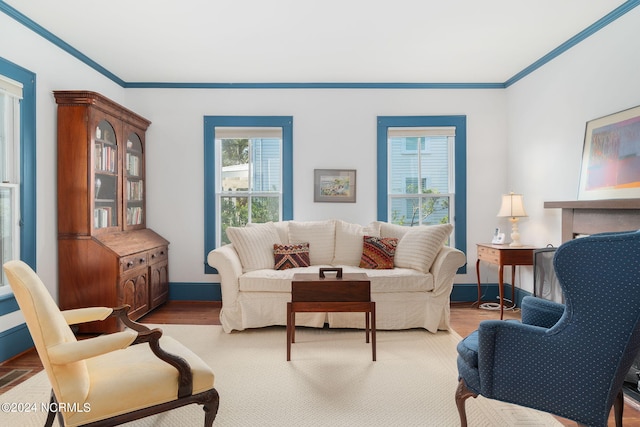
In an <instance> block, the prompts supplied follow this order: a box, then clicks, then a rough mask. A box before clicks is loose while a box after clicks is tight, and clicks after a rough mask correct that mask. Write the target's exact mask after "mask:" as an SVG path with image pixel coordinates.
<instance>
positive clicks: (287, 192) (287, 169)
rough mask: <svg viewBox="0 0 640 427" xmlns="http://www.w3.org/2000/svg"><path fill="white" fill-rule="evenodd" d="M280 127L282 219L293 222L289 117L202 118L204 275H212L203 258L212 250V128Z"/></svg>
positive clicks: (291, 136) (213, 209)
mask: <svg viewBox="0 0 640 427" xmlns="http://www.w3.org/2000/svg"><path fill="white" fill-rule="evenodd" d="M216 126H232V127H281V128H282V219H283V220H290V219H293V116H204V259H205V261H204V272H205V274H216V273H217V271H216V269H215V268H212V267H211V266H209V264H207V255H208V254H209V252H210V251H212V250H213V249H215V247H216V224H215V218H216V194H215V168H214V165H215V144H214V141H215V127H216Z"/></svg>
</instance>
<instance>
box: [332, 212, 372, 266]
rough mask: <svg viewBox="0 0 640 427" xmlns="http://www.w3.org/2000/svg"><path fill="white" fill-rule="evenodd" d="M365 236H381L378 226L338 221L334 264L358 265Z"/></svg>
mask: <svg viewBox="0 0 640 427" xmlns="http://www.w3.org/2000/svg"><path fill="white" fill-rule="evenodd" d="M364 236H373V237H380V231H379V229H378V227H375V226H372V225H371V224H370V225H368V226H366V227H363V226H361V225H360V224H351V223H348V222H345V221H342V220H338V221H336V245H335V246H336V247H335V255H334V256H333V262H331V264H332V265H352V266H354V267H358V266H359V265H360V259H361V258H362V239H363V237H364Z"/></svg>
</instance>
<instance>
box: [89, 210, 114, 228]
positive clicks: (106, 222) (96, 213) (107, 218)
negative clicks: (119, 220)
mask: <svg viewBox="0 0 640 427" xmlns="http://www.w3.org/2000/svg"><path fill="white" fill-rule="evenodd" d="M110 226H111V207H109V206H103V207H99V208H95V209H94V210H93V228H105V227H110Z"/></svg>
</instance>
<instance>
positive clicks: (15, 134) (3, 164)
mask: <svg viewBox="0 0 640 427" xmlns="http://www.w3.org/2000/svg"><path fill="white" fill-rule="evenodd" d="M21 99H22V84H21V83H19V82H16V81H13V80H11V79H8V78H6V77H2V76H0V264H4V263H5V262H7V261H9V260H12V259H17V258H19V257H20V227H19V221H20V100H21ZM1 279H2V281H1V282H0V286H7V285H8V283H7V278H6V276H5V275H4V272H3V273H2V276H1Z"/></svg>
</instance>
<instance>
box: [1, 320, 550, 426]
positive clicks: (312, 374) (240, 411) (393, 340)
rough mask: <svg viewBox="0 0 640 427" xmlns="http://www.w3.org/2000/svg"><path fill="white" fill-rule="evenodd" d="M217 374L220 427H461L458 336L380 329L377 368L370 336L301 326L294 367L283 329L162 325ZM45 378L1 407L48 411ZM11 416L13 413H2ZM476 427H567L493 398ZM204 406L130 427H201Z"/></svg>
mask: <svg viewBox="0 0 640 427" xmlns="http://www.w3.org/2000/svg"><path fill="white" fill-rule="evenodd" d="M157 326H158V327H160V328H162V329H163V330H164V332H165V334H167V335H171V336H172V337H174V338H176V339H178V340H180V341H181V342H182V343H183V344H185V345H186V346H187V347H189V348H191V349H192V350H193V351H194V352H195V353H197V354H198V355H200V356H201V357H202V358H203V359H204V360H205V361H206V362H208V363H209V365H210V366H211V367H212V368H213V370H214V372H215V374H216V379H215V386H216V389H217V390H218V392H219V393H220V410H219V411H218V416H217V418H216V420H215V422H214V426H234V427H235V426H237V427H247V426H332V427H333V426H349V427H353V426H437V427H442V426H459V425H460V421H459V418H458V412H457V409H456V405H455V401H454V393H455V389H456V386H457V368H456V354H457V353H456V344H457V342H458V341H459V340H460V337H459V336H458V335H457V334H456V333H455V332H444V331H441V332H438V333H437V334H432V333H429V332H427V331H424V330H417V329H416V330H408V331H378V334H377V361H376V362H373V361H372V360H371V346H370V344H366V343H365V336H364V332H363V331H354V330H333V329H309V328H298V329H297V331H296V343H295V344H293V346H292V353H291V361H290V362H287V361H286V332H285V329H284V328H282V327H271V328H264V329H256V330H248V331H243V332H234V333H231V334H225V333H224V332H223V331H222V328H221V327H220V326H191V325H157ZM49 393H50V386H49V383H48V380H47V378H46V376H45V375H44V373H42V372H41V373H39V374H38V375H36V376H34V377H32V378H30V379H29V380H27V381H25V382H24V383H22V384H20V385H19V386H17V387H16V388H14V389H12V390H10V391H8V392H7V393H5V394H3V395H0V403H3V404H4V403H18V402H23V403H29V404H36V405H35V406H33V405H32V407H35V408H40V404H41V403H42V402H47V401H48V398H49ZM2 407H3V408H5V407H6V405H3V406H2ZM467 414H468V420H469V425H470V426H471V427H476V426H477V427H480V426H487V427H489V426H491V427H495V426H559V425H561V424H560V423H559V422H557V421H556V420H555V418H553V417H552V416H551V415H548V414H546V413H542V412H538V411H534V410H531V409H527V408H522V407H519V406H515V405H510V404H506V403H502V402H496V401H493V400H489V399H485V398H483V397H482V396H480V397H478V398H477V399H468V401H467ZM45 418H46V414H45V413H44V412H42V411H40V410H38V409H36V410H35V411H32V412H29V413H15V412H6V411H4V412H2V413H0V421H1V422H0V424H2V425H7V426H9V425H11V426H18V425H19V426H38V427H40V426H42V425H43V423H44V419H45ZM203 421H204V413H203V411H202V409H201V407H199V406H197V405H191V406H189V407H185V408H181V409H178V410H174V411H172V412H169V413H165V414H160V415H156V416H153V417H149V418H146V419H144V420H139V421H136V422H131V423H128V424H125V425H126V426H131V427H143V426H145V427H146V426H149V427H151V426H154V427H155V426H162V427H165V426H166V427H176V426H200V425H202V424H203Z"/></svg>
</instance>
